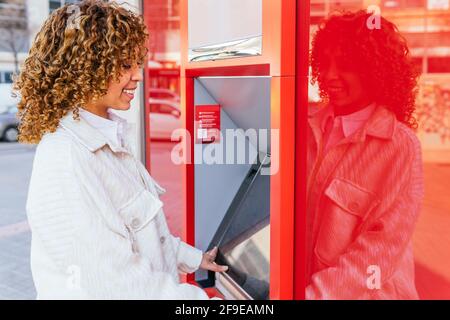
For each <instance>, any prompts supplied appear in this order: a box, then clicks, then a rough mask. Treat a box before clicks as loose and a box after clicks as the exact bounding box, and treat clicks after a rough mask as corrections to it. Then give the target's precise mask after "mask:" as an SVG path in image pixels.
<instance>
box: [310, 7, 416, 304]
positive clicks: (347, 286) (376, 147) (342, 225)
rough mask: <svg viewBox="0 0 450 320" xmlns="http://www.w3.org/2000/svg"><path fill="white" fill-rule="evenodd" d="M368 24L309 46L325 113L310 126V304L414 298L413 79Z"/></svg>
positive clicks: (399, 41) (340, 22)
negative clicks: (334, 301)
mask: <svg viewBox="0 0 450 320" xmlns="http://www.w3.org/2000/svg"><path fill="white" fill-rule="evenodd" d="M370 16H371V15H370V14H367V13H365V12H363V11H360V12H357V13H346V14H340V15H334V16H331V17H330V18H328V19H327V20H326V21H325V22H324V23H323V24H322V25H321V26H320V28H319V30H318V31H317V33H316V34H315V37H314V39H313V44H312V53H311V64H312V75H313V79H314V80H316V81H317V82H318V84H319V87H320V91H321V95H322V98H323V100H324V102H326V103H325V107H324V108H321V109H320V110H318V111H317V112H311V115H310V118H309V129H310V132H309V134H310V136H309V137H310V138H309V141H308V147H309V150H308V151H309V152H308V172H309V178H308V219H307V221H308V224H307V231H308V237H307V259H308V260H307V261H308V268H307V271H308V273H307V275H308V278H307V279H308V285H307V288H306V298H307V299H415V298H418V296H417V292H416V289H415V285H414V260H413V252H412V243H411V236H412V233H413V230H414V225H415V222H416V220H417V216H418V214H419V211H420V205H421V200H422V197H423V177H422V162H421V149H420V145H419V141H418V139H417V138H416V136H415V135H414V133H413V131H412V130H411V128H413V127H414V126H415V119H414V118H413V112H414V100H415V87H416V82H417V73H416V72H415V71H414V68H413V64H412V62H411V59H410V57H409V54H408V48H407V45H406V43H405V40H404V39H403V38H402V37H401V35H400V34H399V33H398V30H397V28H396V27H395V26H394V25H393V24H392V23H390V22H389V21H387V20H385V19H384V18H382V17H380V19H381V28H379V29H370V28H368V26H367V23H366V22H367V20H368V19H369V18H370Z"/></svg>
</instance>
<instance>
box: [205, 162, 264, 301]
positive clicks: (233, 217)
mask: <svg viewBox="0 0 450 320" xmlns="http://www.w3.org/2000/svg"><path fill="white" fill-rule="evenodd" d="M267 160H268V156H265V157H264V160H263V161H262V162H260V163H258V164H255V165H253V166H252V168H251V169H250V171H249V173H248V174H247V176H246V178H245V179H244V181H243V183H242V185H241V187H240V188H239V191H238V193H237V194H236V196H235V197H234V199H233V201H232V203H231V205H230V207H229V209H228V211H227V213H226V215H225V217H224V219H223V221H222V223H221V224H220V226H219V229H218V230H217V232H216V234H215V236H214V238H213V241H212V243H211V247H213V246H214V245H217V246H218V247H219V253H218V256H217V263H219V264H225V265H227V266H228V267H229V269H228V271H227V272H226V273H227V275H228V276H229V277H230V278H231V279H232V280H233V282H234V283H235V284H237V285H238V286H239V287H240V289H241V290H243V291H244V292H245V293H246V294H248V295H249V296H250V297H251V298H252V299H256V300H262V299H268V298H269V275H270V272H269V271H270V176H269V175H261V167H262V166H263V164H264V163H267Z"/></svg>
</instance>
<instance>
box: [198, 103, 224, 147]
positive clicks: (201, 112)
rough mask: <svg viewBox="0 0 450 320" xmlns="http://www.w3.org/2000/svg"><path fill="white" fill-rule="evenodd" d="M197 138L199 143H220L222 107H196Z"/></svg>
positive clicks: (216, 105)
mask: <svg viewBox="0 0 450 320" xmlns="http://www.w3.org/2000/svg"><path fill="white" fill-rule="evenodd" d="M195 124H196V125H195V136H196V141H197V143H213V142H214V143H217V142H220V106H219V105H218V104H215V105H199V106H195Z"/></svg>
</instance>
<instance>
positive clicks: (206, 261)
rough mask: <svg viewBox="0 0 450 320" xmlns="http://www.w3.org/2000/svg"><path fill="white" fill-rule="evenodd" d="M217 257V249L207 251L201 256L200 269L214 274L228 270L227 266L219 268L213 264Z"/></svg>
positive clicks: (219, 266)
mask: <svg viewBox="0 0 450 320" xmlns="http://www.w3.org/2000/svg"><path fill="white" fill-rule="evenodd" d="M216 256H217V247H214V248H213V249H211V250H209V251H208V252H206V253H204V254H203V258H202V262H201V263H200V268H201V269H204V270H209V271H214V272H225V271H227V270H228V267H227V266H221V265H218V264H216V263H215V262H214V260H216Z"/></svg>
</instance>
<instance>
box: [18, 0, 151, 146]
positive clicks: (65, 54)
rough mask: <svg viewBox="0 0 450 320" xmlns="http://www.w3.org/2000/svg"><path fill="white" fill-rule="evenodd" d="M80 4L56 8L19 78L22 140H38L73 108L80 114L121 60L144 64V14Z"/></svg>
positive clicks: (92, 0) (96, 1)
mask: <svg viewBox="0 0 450 320" xmlns="http://www.w3.org/2000/svg"><path fill="white" fill-rule="evenodd" d="M77 7H78V8H79V10H78V9H77V8H75V9H77V10H73V7H69V5H65V6H63V7H61V8H59V9H58V10H56V11H54V12H53V13H52V15H51V16H50V17H49V18H48V19H47V20H46V21H45V23H44V25H43V27H42V28H41V30H40V31H39V33H38V34H37V35H36V38H35V40H34V43H33V45H32V47H31V49H30V52H29V55H28V57H27V59H26V60H25V62H24V64H23V66H22V68H21V71H20V73H19V75H18V76H16V77H15V80H14V86H13V88H14V90H15V92H16V93H18V94H19V96H20V102H19V104H18V117H19V119H20V125H19V132H20V133H19V141H20V142H25V143H38V142H39V141H40V140H41V138H42V136H43V135H44V134H45V133H47V132H54V131H55V130H56V128H57V127H58V124H59V121H60V119H61V118H62V117H64V116H65V115H66V114H67V113H68V112H69V111H73V113H74V118H75V119H78V117H79V113H78V110H79V109H78V108H79V106H82V105H85V104H86V103H87V102H88V101H92V100H95V99H98V98H99V97H101V96H103V95H105V94H106V93H107V89H108V84H109V83H110V81H118V80H119V78H120V75H121V72H122V70H123V64H125V63H126V64H138V65H142V64H143V63H144V59H145V57H146V54H147V47H146V41H147V38H148V33H147V29H146V26H145V24H144V22H143V19H142V18H141V17H140V16H138V15H136V14H134V13H133V12H131V11H129V10H127V9H125V8H123V7H120V6H119V5H117V4H116V3H114V2H108V3H107V2H103V1H100V0H86V1H82V2H81V3H79V4H78V5H77ZM74 12H76V13H77V15H76V17H75V20H74V19H73V18H74V16H71V15H73V14H74Z"/></svg>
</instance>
